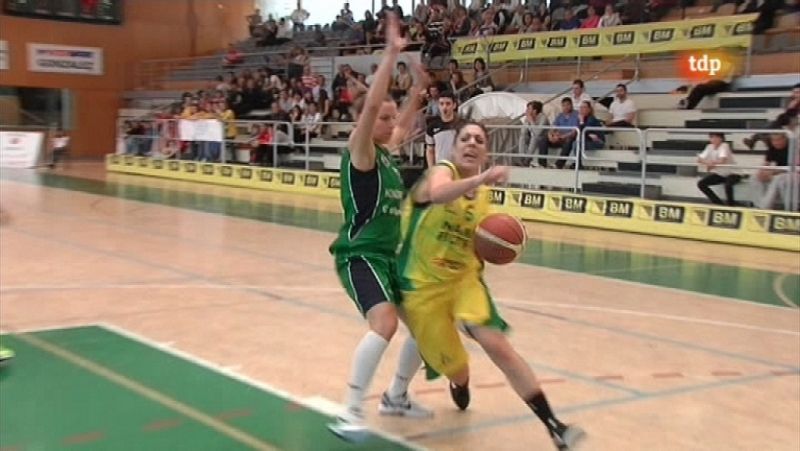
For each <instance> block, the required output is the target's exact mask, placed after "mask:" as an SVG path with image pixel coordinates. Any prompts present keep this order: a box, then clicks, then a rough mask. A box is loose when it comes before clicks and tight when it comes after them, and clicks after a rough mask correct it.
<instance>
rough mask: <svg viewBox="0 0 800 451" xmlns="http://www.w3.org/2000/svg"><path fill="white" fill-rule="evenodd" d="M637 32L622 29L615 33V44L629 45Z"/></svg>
mask: <svg viewBox="0 0 800 451" xmlns="http://www.w3.org/2000/svg"><path fill="white" fill-rule="evenodd" d="M635 36H636V34H635V33H634V32H632V31H620V32H617V33H614V41H613V42H614V45H628V44H633V40H634V38H635Z"/></svg>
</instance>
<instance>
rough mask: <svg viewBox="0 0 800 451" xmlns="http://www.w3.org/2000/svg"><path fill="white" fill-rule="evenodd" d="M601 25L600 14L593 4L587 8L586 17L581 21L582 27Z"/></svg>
mask: <svg viewBox="0 0 800 451" xmlns="http://www.w3.org/2000/svg"><path fill="white" fill-rule="evenodd" d="M599 26H600V16H598V15H597V11H595V10H594V7H593V6H589V7H588V8H586V18H585V19H583V21H582V22H581V28H584V29H585V28H597V27H599Z"/></svg>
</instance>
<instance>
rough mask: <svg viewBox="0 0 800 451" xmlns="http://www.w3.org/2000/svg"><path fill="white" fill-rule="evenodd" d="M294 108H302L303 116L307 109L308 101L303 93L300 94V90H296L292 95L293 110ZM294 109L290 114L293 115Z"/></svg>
mask: <svg viewBox="0 0 800 451" xmlns="http://www.w3.org/2000/svg"><path fill="white" fill-rule="evenodd" d="M294 108H300V113H301V116H302V113H303V111H304V110H305V109H306V102H305V100H303V94H300V91H295V92H294V94H293V95H292V110H294ZM292 110H290V113H289V116H291V115H292V113H291V111H292Z"/></svg>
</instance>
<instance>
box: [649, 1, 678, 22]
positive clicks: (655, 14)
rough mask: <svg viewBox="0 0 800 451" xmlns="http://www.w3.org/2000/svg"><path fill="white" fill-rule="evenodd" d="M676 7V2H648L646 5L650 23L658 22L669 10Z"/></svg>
mask: <svg viewBox="0 0 800 451" xmlns="http://www.w3.org/2000/svg"><path fill="white" fill-rule="evenodd" d="M676 6H678V0H650V1H649V2H648V3H647V10H648V11H649V20H650V22H659V21H661V19H663V18H664V16H666V15H667V13H668V12H669V10H670V9H672V8H674V7H676Z"/></svg>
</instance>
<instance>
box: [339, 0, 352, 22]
mask: <svg viewBox="0 0 800 451" xmlns="http://www.w3.org/2000/svg"><path fill="white" fill-rule="evenodd" d="M340 15H341V16H342V18H344V20H345V21H347V23H353V18H354V17H355V16H354V15H353V11H352V10H350V3H347V2H345V4H344V8H342V11H341V14H340Z"/></svg>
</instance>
